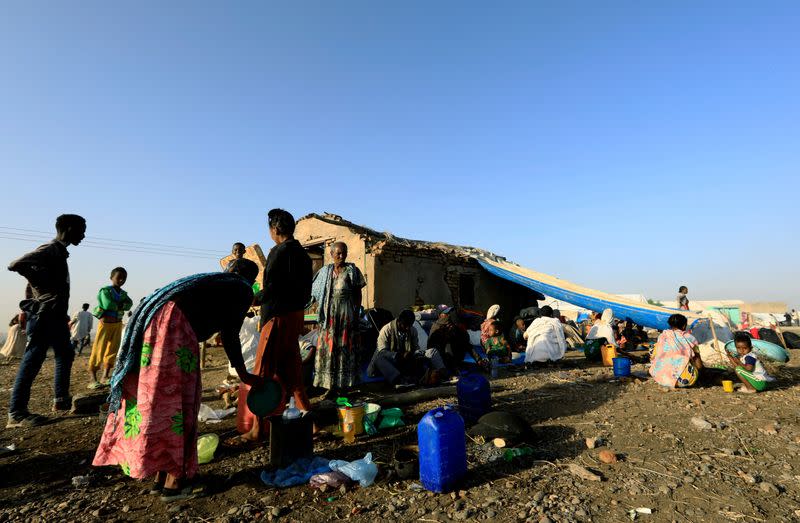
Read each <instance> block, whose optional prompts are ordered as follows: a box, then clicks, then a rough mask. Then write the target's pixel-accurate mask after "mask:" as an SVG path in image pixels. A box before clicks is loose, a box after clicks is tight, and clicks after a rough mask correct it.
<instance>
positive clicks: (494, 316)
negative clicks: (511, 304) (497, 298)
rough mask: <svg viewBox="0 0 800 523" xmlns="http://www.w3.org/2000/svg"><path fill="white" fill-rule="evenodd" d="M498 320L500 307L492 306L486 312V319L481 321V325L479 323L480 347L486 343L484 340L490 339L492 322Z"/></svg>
mask: <svg viewBox="0 0 800 523" xmlns="http://www.w3.org/2000/svg"><path fill="white" fill-rule="evenodd" d="M499 320H500V306H499V305H492V306H491V307H489V310H488V311H487V312H486V319H485V320H483V323H481V346H483V345H484V344H485V343H486V340H488V339H489V338H490V334H489V331H490V330H491V329H492V325H493V324H494V322H495V321H499Z"/></svg>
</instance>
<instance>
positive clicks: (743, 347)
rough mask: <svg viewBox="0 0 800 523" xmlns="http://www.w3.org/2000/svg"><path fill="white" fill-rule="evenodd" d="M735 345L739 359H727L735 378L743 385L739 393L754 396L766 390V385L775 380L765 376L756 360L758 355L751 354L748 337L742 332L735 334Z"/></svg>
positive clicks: (765, 372) (765, 371)
mask: <svg viewBox="0 0 800 523" xmlns="http://www.w3.org/2000/svg"><path fill="white" fill-rule="evenodd" d="M733 340H734V343H736V352H737V353H738V355H739V357H738V358H734V357H733V356H731V355H730V354H729V355H728V358H729V359H730V360H731V363H733V365H734V367H735V369H736V376H738V378H739V381H741V382H742V384H743V385H744V386H743V388H742V389H741V390H740V392H745V393H749V394H754V393H756V392H761V391H763V390H765V389H766V388H767V383H769V382H770V381H775V378H773V377H772V376H770V375H769V374H767V370H766V369H765V368H764V366H763V365H762V364H761V362H760V361H759V360H758V355H757V354H756V353H755V352H753V342H752V340H751V339H750V336H748V335H747V334H745V333H743V332H737V333H736V335H735V336H734V338H733Z"/></svg>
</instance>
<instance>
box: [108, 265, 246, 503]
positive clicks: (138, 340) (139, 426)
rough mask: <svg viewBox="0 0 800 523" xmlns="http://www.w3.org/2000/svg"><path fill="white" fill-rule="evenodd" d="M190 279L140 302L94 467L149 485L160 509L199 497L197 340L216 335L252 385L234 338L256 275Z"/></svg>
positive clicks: (116, 374) (122, 350)
mask: <svg viewBox="0 0 800 523" xmlns="http://www.w3.org/2000/svg"><path fill="white" fill-rule="evenodd" d="M240 267H241V268H242V269H243V270H242V272H241V273H237V272H229V273H210V274H197V275H194V276H188V277H186V278H183V279H180V280H178V281H175V282H173V283H171V284H169V285H167V286H165V287H163V288H161V289H158V290H156V291H155V292H154V293H153V294H151V295H150V296H148V297H147V298H145V299H144V300H142V302H141V303H140V304H139V306H138V307H137V308H136V311H135V312H134V314H133V316H132V317H131V321H130V323H129V326H128V329H127V330H126V333H125V338H124V340H123V341H122V347H121V348H120V352H119V355H118V356H117V363H116V367H115V369H114V374H113V376H112V377H111V383H110V385H111V395H110V397H109V408H108V412H109V416H108V420H107V422H106V427H105V430H104V431H103V436H102V439H101V440H100V445H99V446H98V448H97V453H96V454H95V457H94V461H93V463H92V464H93V465H95V466H104V465H119V466H120V467H122V470H123V472H124V473H125V474H126V475H128V476H130V477H132V478H137V479H144V478H146V477H153V476H154V477H155V484H154V485H153V489H152V491H151V492H152V493H154V494H155V493H159V492H160V493H161V499H162V501H165V502H170V501H175V500H179V499H189V498H193V497H197V496H198V495H201V494H203V493H204V492H203V490H204V489H203V487H202V486H199V485H195V486H191V485H187V484H186V482H187V481H189V480H191V479H192V478H193V477H194V476H195V474H196V473H197V469H198V463H197V412H198V410H199V408H200V397H201V394H202V390H203V386H202V384H201V379H200V369H199V365H198V364H199V357H198V356H199V347H198V341H197V340H205V339H208V338H209V337H210V336H211V335H212V334H213V333H215V332H220V333H221V335H222V340H223V345H224V347H225V353H226V355H227V356H228V359H229V360H230V362H231V363H232V364H233V367H234V369H235V370H236V373H237V374H238V375H239V378H240V379H241V380H242V381H243V382H244V383H246V384H248V385H251V386H253V385H258V384H259V383H261V381H262V380H261V378H259V377H257V376H254V375H253V374H250V373H249V372H248V371H247V369H246V367H245V363H244V359H243V357H242V348H241V344H240V342H239V331H240V329H241V327H242V321H243V320H244V317H245V314H246V313H247V310H248V308H249V307H250V305H251V304H252V303H253V290H252V288H251V285H252V284H253V282H254V281H255V278H256V274H257V270H256V271H254V270H252V269H249V270H248V269H247V267H250V266H249V265H241V266H240Z"/></svg>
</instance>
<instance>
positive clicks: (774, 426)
mask: <svg viewBox="0 0 800 523" xmlns="http://www.w3.org/2000/svg"><path fill="white" fill-rule="evenodd" d="M779 427H780V426H779V425H778V423H777V422H774V421H773V422H771V423H767V424H766V425H764V426H763V427H761V428H760V429H758V431H759V432H760V433H762V434H766V435H767V436H775V435H777V434H778V428H779Z"/></svg>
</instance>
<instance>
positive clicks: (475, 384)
mask: <svg viewBox="0 0 800 523" xmlns="http://www.w3.org/2000/svg"><path fill="white" fill-rule="evenodd" d="M456 394H457V396H458V411H459V412H460V413H461V415H462V416H463V417H464V420H465V421H466V422H467V423H475V422H477V421H478V419H479V418H480V417H481V416H483V415H484V414H486V413H487V412H489V411H490V410H491V408H492V390H491V388H490V386H489V380H487V379H486V378H485V377H483V376H482V375H480V374H467V375H466V376H462V377H461V378H459V380H458V385H456Z"/></svg>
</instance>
